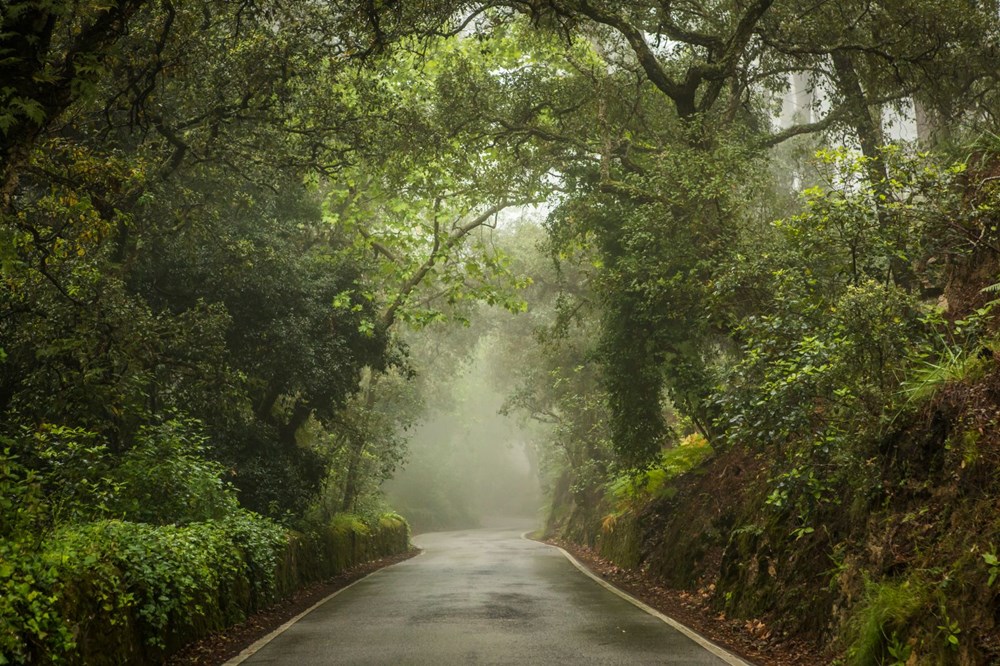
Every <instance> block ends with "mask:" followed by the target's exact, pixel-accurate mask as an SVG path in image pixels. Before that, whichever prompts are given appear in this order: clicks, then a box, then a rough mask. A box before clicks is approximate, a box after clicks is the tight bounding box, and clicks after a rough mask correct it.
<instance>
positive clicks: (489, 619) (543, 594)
mask: <svg viewBox="0 0 1000 666" xmlns="http://www.w3.org/2000/svg"><path fill="white" fill-rule="evenodd" d="M521 532H522V530H513V529H510V530H496V529H484V530H470V531H464V532H441V533H436V534H424V535H421V536H419V537H416V538H415V539H414V541H415V542H416V544H417V545H418V546H420V547H421V548H423V549H424V552H423V553H422V554H420V555H418V556H417V557H415V558H413V559H410V560H407V561H405V562H403V563H401V564H397V565H396V566H393V567H389V568H387V569H383V570H381V571H378V572H377V573H375V574H373V575H371V576H369V577H368V578H365V579H363V580H361V581H360V582H358V583H357V584H355V585H354V586H353V587H351V588H350V589H347V590H344V591H343V592H342V593H340V594H339V595H337V596H336V597H334V598H333V599H331V600H329V601H328V602H326V603H325V604H323V605H322V606H320V607H319V608H317V609H316V610H314V611H312V612H311V613H309V614H308V615H306V616H305V617H304V618H302V619H301V620H299V621H298V622H297V623H295V624H294V625H292V626H291V627H290V628H289V629H288V630H287V631H285V632H284V633H282V634H281V635H279V636H278V637H277V638H275V639H274V640H273V641H271V642H270V643H268V644H267V645H265V646H264V647H263V648H262V649H261V650H260V651H258V652H257V653H256V654H254V655H253V656H252V657H250V658H249V659H247V660H246V661H245V662H243V663H245V664H253V665H260V664H286V665H294V666H306V665H308V664H392V665H395V664H724V663H726V662H724V661H722V660H721V659H719V658H718V657H716V656H714V655H712V654H711V653H709V652H708V651H706V650H705V649H704V648H702V647H701V646H699V645H698V644H697V643H695V642H694V641H692V640H691V639H689V638H688V637H686V636H684V635H683V634H681V633H679V632H678V631H676V630H674V629H672V628H671V627H669V626H668V625H666V624H664V623H663V622H661V621H660V620H658V619H657V618H655V617H653V616H651V615H649V614H647V613H645V612H643V611H642V610H640V609H639V608H636V607H635V606H633V605H631V604H630V603H628V602H627V601H625V600H624V599H621V598H619V597H618V596H616V595H615V594H613V593H612V592H610V591H608V590H606V589H604V588H603V587H601V586H600V585H598V584H597V583H595V582H594V581H593V580H591V579H590V578H588V577H587V576H585V575H584V574H582V573H580V572H579V571H577V569H576V568H575V567H574V566H573V565H572V564H571V563H570V562H569V561H568V560H567V559H566V558H565V557H563V555H562V553H560V552H559V551H558V550H556V549H555V548H551V547H549V546H545V545H542V544H539V543H535V542H533V541H527V540H524V539H521V538H520V534H521Z"/></svg>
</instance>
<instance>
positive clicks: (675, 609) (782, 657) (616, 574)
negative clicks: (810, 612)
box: [547, 539, 830, 666]
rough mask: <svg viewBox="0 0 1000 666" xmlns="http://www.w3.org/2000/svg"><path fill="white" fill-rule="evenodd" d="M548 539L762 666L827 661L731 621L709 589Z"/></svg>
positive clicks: (811, 649)
mask: <svg viewBox="0 0 1000 666" xmlns="http://www.w3.org/2000/svg"><path fill="white" fill-rule="evenodd" d="M547 543H549V544H552V545H555V546H559V547H560V548H563V549H565V550H567V551H569V552H570V553H572V554H573V556H574V557H576V559H577V560H579V561H580V562H581V563H582V564H584V565H585V566H586V567H587V568H588V569H590V570H591V571H592V572H594V573H595V574H597V575H598V576H600V577H601V578H603V579H604V580H606V581H608V582H609V583H611V584H612V585H614V586H615V587H617V588H619V589H621V590H623V591H625V592H628V593H629V594H631V595H632V596H633V597H635V598H637V599H640V600H642V601H643V602H644V603H646V604H647V605H649V606H651V607H653V608H655V609H656V610H658V611H660V612H661V613H663V614H664V615H668V616H670V617H672V618H674V619H675V620H677V621H678V622H680V623H681V624H684V625H686V626H688V627H691V628H692V629H694V630H695V631H697V632H698V633H699V634H701V635H702V636H705V637H706V638H708V639H710V640H711V641H712V642H714V643H716V644H718V645H720V646H722V647H724V648H726V649H727V650H729V651H730V652H733V653H735V654H738V655H740V656H741V657H743V658H744V659H746V660H747V661H750V662H753V663H755V664H760V665H761V666H765V665H767V666H772V665H773V666H815V665H816V664H824V663H828V662H829V660H830V659H829V656H826V655H823V654H821V653H820V652H818V651H817V648H816V646H815V645H813V644H811V643H807V642H804V641H800V640H794V639H789V638H785V637H782V636H780V635H777V634H776V632H774V631H772V630H771V628H770V627H768V626H767V625H766V624H765V623H764V622H762V621H760V620H750V621H746V620H731V619H728V618H727V617H726V616H725V614H721V613H718V612H717V611H714V610H713V609H711V608H710V607H709V605H708V603H707V600H708V599H709V598H711V596H712V592H713V590H700V591H698V592H690V591H687V590H673V589H669V588H666V587H663V586H661V585H659V584H658V583H657V582H656V581H655V580H654V579H653V578H652V576H650V575H648V574H646V573H644V572H642V571H635V570H631V569H623V568H622V567H619V566H617V565H615V564H613V563H611V562H609V561H608V560H605V559H603V558H602V557H600V556H599V555H597V554H596V553H595V552H594V551H593V550H592V549H591V548H588V547H586V546H580V545H578V544H575V543H569V542H566V541H562V540H559V539H551V540H548V541H547Z"/></svg>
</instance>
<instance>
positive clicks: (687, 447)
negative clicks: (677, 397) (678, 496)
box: [608, 433, 714, 510]
mask: <svg viewBox="0 0 1000 666" xmlns="http://www.w3.org/2000/svg"><path fill="white" fill-rule="evenodd" d="M713 453H714V451H713V450H712V447H711V446H710V445H709V443H708V441H707V440H706V439H705V438H704V437H703V436H701V435H699V434H697V433H696V434H692V435H688V436H687V437H685V438H684V439H683V440H681V442H680V443H679V444H678V445H677V446H675V447H673V448H670V449H666V450H665V451H663V452H661V453H660V455H659V458H658V460H657V461H656V463H655V464H653V465H652V466H650V467H649V468H647V469H645V470H642V471H640V472H637V473H626V474H622V475H620V476H618V477H617V478H616V479H614V480H613V481H611V482H610V483H609V485H608V492H609V495H610V498H611V501H612V502H613V504H614V506H616V507H618V509H619V510H623V509H627V508H629V507H635V506H641V505H643V504H645V503H647V502H649V501H651V500H657V499H661V498H664V497H671V495H672V492H673V489H672V487H671V485H670V482H671V481H673V480H675V479H677V478H678V477H680V476H682V475H684V474H687V473H689V472H691V471H692V470H694V469H696V468H697V467H698V466H699V465H701V464H702V463H703V462H705V461H706V460H707V459H708V458H710V457H711V456H712V455H713Z"/></svg>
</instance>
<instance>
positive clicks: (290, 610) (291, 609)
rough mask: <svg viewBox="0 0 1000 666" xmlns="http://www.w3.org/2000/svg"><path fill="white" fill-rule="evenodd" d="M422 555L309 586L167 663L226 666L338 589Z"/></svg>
mask: <svg viewBox="0 0 1000 666" xmlns="http://www.w3.org/2000/svg"><path fill="white" fill-rule="evenodd" d="M419 552H420V550H419V549H414V550H411V551H409V552H406V553H401V554H399V555H393V556H390V557H383V558H382V559H379V560H373V561H371V562H366V563H364V564H360V565H358V566H356V567H354V568H353V569H348V570H347V571H344V572H343V573H341V574H339V575H337V576H334V577H333V578H330V579H328V580H325V581H320V582H317V583H313V584H312V585H307V586H306V587H303V588H302V589H300V590H298V591H297V592H296V593H295V594H293V595H291V596H290V597H287V598H286V599H283V600H281V601H279V602H277V603H276V604H274V605H273V606H271V607H270V608H267V609H266V610H263V611H260V612H259V613H255V614H254V615H252V616H251V617H249V618H247V619H246V620H245V621H243V622H241V623H240V624H237V625H234V626H232V627H229V628H228V629H225V630H223V631H219V632H216V633H214V634H209V635H208V636H206V637H205V638H202V639H201V640H198V641H195V642H194V643H191V644H190V645H188V646H187V647H185V648H184V649H183V650H181V651H180V652H178V653H177V654H175V655H173V656H172V657H171V658H170V659H169V660H168V661H167V663H168V664H171V665H172V666H191V665H194V664H199V665H212V666H215V665H217V664H222V663H225V662H226V661H227V660H229V659H232V658H233V657H235V656H236V655H238V654H239V653H240V652H241V651H242V650H243V649H245V648H246V647H248V646H249V645H252V644H253V643H254V642H255V641H257V640H259V639H261V638H263V637H264V636H267V635H268V634H269V633H271V632H272V631H274V630H275V629H277V628H278V627H280V626H281V625H283V624H284V623H285V622H288V621H289V620H290V619H292V618H293V617H295V616H296V615H298V614H299V613H301V612H303V611H305V610H306V609H308V608H309V607H311V606H313V605H314V604H315V603H317V602H318V601H320V600H322V599H324V598H325V597H327V596H329V595H331V594H333V593H334V592H336V591H337V590H340V589H343V588H345V587H347V586H348V585H350V584H351V583H353V582H354V581H356V580H358V579H359V578H364V577H365V576H367V575H368V574H370V573H372V572H373V571H377V570H379V569H382V568H384V567H387V566H389V565H390V564H396V563H398V562H402V561H403V560H408V559H410V558H411V557H413V556H414V555H417V554H418V553H419Z"/></svg>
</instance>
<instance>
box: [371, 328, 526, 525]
mask: <svg viewBox="0 0 1000 666" xmlns="http://www.w3.org/2000/svg"><path fill="white" fill-rule="evenodd" d="M454 372H455V374H453V375H451V376H450V377H445V378H441V377H439V378H437V381H434V382H432V385H433V386H434V387H435V389H436V390H435V395H432V396H429V399H428V410H427V413H426V416H425V418H424V419H422V420H421V422H420V423H419V424H418V425H417V426H415V427H414V428H412V429H411V430H410V431H409V433H407V434H408V436H409V445H408V454H407V457H406V459H407V460H406V463H405V465H404V466H403V467H402V468H401V469H400V470H399V471H398V472H397V473H396V475H395V477H394V478H393V479H391V480H390V481H388V482H387V483H386V484H385V486H384V491H385V494H386V498H387V500H388V502H389V504H390V505H391V506H393V507H394V508H395V509H396V510H397V511H398V512H399V513H400V514H402V515H403V516H404V517H405V518H406V519H407V520H408V521H409V522H410V524H411V526H412V527H413V530H414V531H415V532H427V531H436V530H449V529H464V528H468V527H476V526H482V525H495V524H501V523H505V522H508V523H509V522H512V521H522V522H523V521H524V520H525V519H536V518H537V517H538V515H539V512H540V510H541V507H542V503H543V498H542V493H541V490H540V488H539V476H538V471H537V461H536V458H535V456H534V453H533V452H534V448H533V445H532V441H533V437H536V436H537V433H534V432H533V428H532V426H531V424H525V423H521V422H519V421H518V420H517V419H515V418H511V417H507V416H504V415H501V414H500V413H499V411H500V408H501V407H502V405H503V402H504V398H505V395H504V394H503V392H502V391H500V390H499V389H497V388H496V387H495V386H494V385H493V382H492V369H491V363H490V361H489V338H481V339H480V340H479V341H477V343H476V346H475V349H474V351H473V352H472V353H471V354H470V356H469V357H468V358H467V359H466V360H465V362H464V363H461V364H459V367H458V369H457V370H455V371H454Z"/></svg>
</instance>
